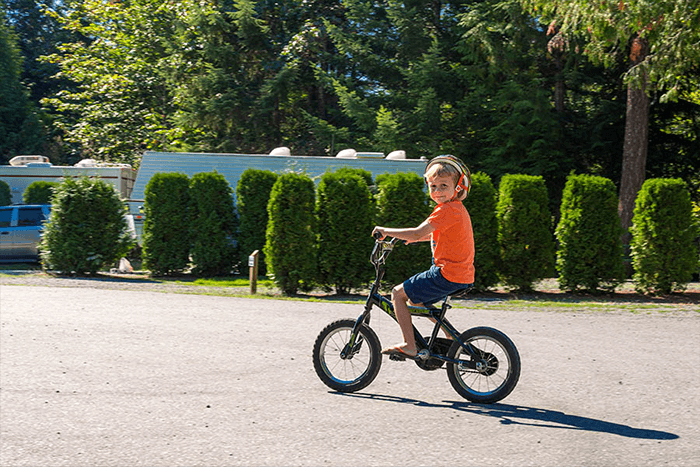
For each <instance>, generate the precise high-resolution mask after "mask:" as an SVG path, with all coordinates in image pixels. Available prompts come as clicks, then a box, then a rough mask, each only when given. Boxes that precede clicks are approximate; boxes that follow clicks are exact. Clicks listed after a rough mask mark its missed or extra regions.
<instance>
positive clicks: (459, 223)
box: [428, 201, 474, 284]
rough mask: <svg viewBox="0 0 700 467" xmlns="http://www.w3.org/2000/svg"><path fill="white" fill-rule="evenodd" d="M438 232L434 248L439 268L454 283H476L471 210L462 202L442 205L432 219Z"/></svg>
mask: <svg viewBox="0 0 700 467" xmlns="http://www.w3.org/2000/svg"><path fill="white" fill-rule="evenodd" d="M428 223H429V224H430V225H431V226H433V227H434V228H435V230H434V231H433V233H432V234H431V245H432V249H433V259H434V261H435V266H437V267H439V268H440V271H441V272H442V276H443V277H444V278H445V279H447V280H448V281H450V282H457V283H459V284H472V283H473V282H474V232H473V231H472V221H471V218H470V217H469V213H468V212H467V209H466V208H465V207H464V205H463V204H462V202H461V201H450V202H449V203H443V204H438V205H437V206H436V207H435V209H433V213H432V214H431V215H430V216H429V217H428Z"/></svg>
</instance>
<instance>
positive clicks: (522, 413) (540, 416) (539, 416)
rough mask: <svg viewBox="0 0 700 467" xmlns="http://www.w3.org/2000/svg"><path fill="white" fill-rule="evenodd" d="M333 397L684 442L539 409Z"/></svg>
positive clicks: (660, 433)
mask: <svg viewBox="0 0 700 467" xmlns="http://www.w3.org/2000/svg"><path fill="white" fill-rule="evenodd" d="M331 394H337V395H340V396H345V397H357V398H361V399H372V400H378V401H384V402H396V403H400V404H411V405H415V406H418V407H431V408H441V409H452V410H457V411H459V412H465V413H469V414H473V415H481V416H485V417H493V418H498V419H500V422H501V423H502V424H504V425H523V426H531V427H537V428H556V429H564V430H581V431H591V432H599V433H609V434H613V435H618V436H624V437H626V438H637V439H655V440H672V439H678V438H680V437H679V436H678V435H676V434H674V433H668V432H665V431H659V430H649V429H644V428H634V427H631V426H628V425H623V424H620V423H613V422H607V421H605V420H598V419H595V418H588V417H582V416H579V415H570V414H566V413H564V412H560V411H556V410H548V409H538V408H535V407H523V406H518V405H508V404H490V405H486V404H474V403H469V402H454V401H443V403H442V404H437V403H431V402H425V401H420V400H416V399H407V398H403V397H396V396H387V395H384V394H368V393H339V392H331Z"/></svg>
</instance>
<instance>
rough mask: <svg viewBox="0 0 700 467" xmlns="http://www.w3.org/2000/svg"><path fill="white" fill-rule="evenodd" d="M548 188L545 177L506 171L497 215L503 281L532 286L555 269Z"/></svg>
mask: <svg viewBox="0 0 700 467" xmlns="http://www.w3.org/2000/svg"><path fill="white" fill-rule="evenodd" d="M547 204H548V200H547V189H546V188H545V185H544V180H543V179H542V177H539V176H533V175H513V174H506V175H504V176H503V178H502V179H501V183H500V187H499V196H498V204H497V206H496V216H497V218H498V243H499V246H500V249H501V261H502V262H501V275H502V280H503V282H504V283H505V284H506V285H507V286H509V287H513V288H516V289H519V290H525V291H527V290H531V289H532V285H533V283H534V282H535V281H537V280H540V279H544V278H546V277H550V276H551V275H552V273H553V269H554V240H553V238H552V233H551V231H550V226H551V218H550V214H549V209H548V206H547Z"/></svg>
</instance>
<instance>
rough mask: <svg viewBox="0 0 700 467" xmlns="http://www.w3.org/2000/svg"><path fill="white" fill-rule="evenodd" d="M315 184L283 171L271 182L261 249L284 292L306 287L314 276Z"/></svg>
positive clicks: (303, 176)
mask: <svg viewBox="0 0 700 467" xmlns="http://www.w3.org/2000/svg"><path fill="white" fill-rule="evenodd" d="M315 197H316V193H315V186H314V182H313V181H311V179H310V178H309V177H308V176H306V175H303V174H297V173H286V174H283V175H281V176H280V177H279V178H278V179H277V181H276V182H275V184H274V185H273V186H272V192H271V193H270V203H269V204H268V206H267V212H268V216H269V221H268V224H267V233H266V237H265V238H266V241H265V248H264V252H265V255H266V256H267V267H268V271H269V275H272V277H273V279H274V281H275V284H277V286H278V287H279V288H280V289H282V292H283V293H285V294H286V295H294V294H296V293H297V291H298V290H310V289H311V288H312V286H313V283H314V281H315V278H316V258H317V256H316V255H317V253H316V226H315V216H314V205H315Z"/></svg>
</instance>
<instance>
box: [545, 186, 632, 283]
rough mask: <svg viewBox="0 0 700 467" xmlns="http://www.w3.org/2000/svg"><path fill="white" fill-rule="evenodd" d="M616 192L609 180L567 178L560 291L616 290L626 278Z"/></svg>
mask: <svg viewBox="0 0 700 467" xmlns="http://www.w3.org/2000/svg"><path fill="white" fill-rule="evenodd" d="M617 205H618V199H617V189H616V188H615V185H614V184H613V182H612V181H611V180H609V179H607V178H603V177H598V176H593V175H575V174H572V175H570V176H569V177H568V179H567V181H566V185H565V187H564V191H563V193H562V202H561V211H560V212H561V217H560V219H559V223H558V225H557V228H556V231H555V235H556V238H557V240H558V244H559V245H558V248H557V261H556V268H557V272H558V273H559V288H560V289H561V290H564V291H567V292H572V291H575V290H578V289H584V290H590V291H597V290H598V289H599V288H602V289H604V290H607V291H613V290H615V288H616V287H617V286H618V285H619V284H620V282H622V281H623V280H624V279H625V268H624V264H623V250H622V241H621V239H620V238H621V235H622V227H621V226H620V218H619V216H618V213H617Z"/></svg>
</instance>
